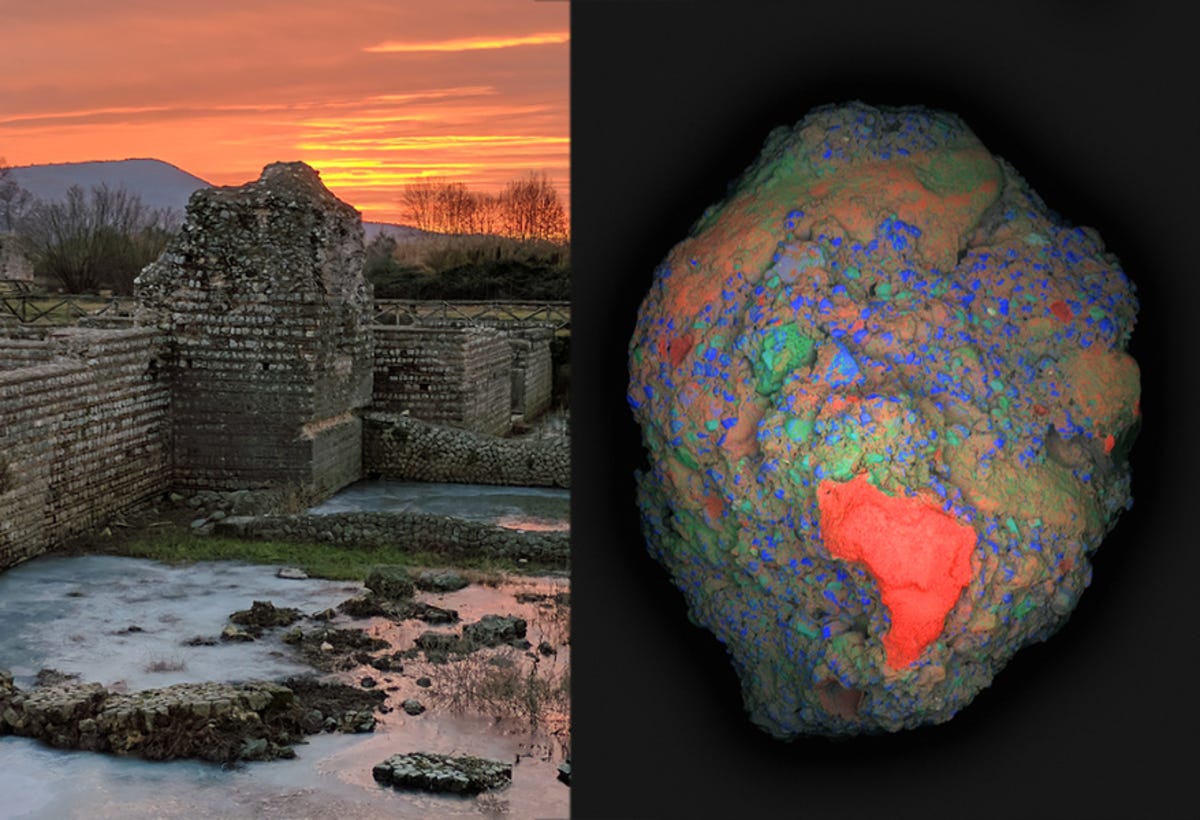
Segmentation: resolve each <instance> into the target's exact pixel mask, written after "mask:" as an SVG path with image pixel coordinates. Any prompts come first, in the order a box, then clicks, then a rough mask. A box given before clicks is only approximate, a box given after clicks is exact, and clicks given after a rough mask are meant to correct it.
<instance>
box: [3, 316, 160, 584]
mask: <svg viewBox="0 0 1200 820" xmlns="http://www.w3.org/2000/svg"><path fill="white" fill-rule="evenodd" d="M166 342H167V340H166V338H165V336H164V334H163V333H161V332H160V331H158V330H156V329H153V328H139V329H133V330H108V331H102V330H86V329H79V328H71V329H62V330H56V331H53V332H51V333H49V334H48V335H46V336H43V337H40V338H38V337H32V336H31V335H30V334H28V333H24V334H21V337H18V338H9V337H4V338H0V362H3V363H4V364H5V365H6V367H5V368H4V369H0V569H5V568H7V567H10V566H12V565H14V564H17V563H19V562H21V561H24V560H26V559H28V558H32V557H34V556H35V555H38V554H40V553H42V552H44V551H45V550H46V549H48V548H49V547H51V546H53V545H54V544H56V543H59V542H61V541H62V540H64V539H66V538H69V537H70V536H72V535H76V534H79V533H81V532H84V531H86V530H88V529H89V528H91V527H93V526H94V525H96V524H98V523H99V522H102V521H104V520H105V519H107V518H108V517H109V516H111V515H112V514H113V513H115V512H118V511H119V510H121V509H122V508H124V507H126V506H128V505H130V504H133V503H135V502H136V501H139V500H140V499H142V498H145V497H146V496H148V495H150V494H152V493H154V492H156V491H159V490H163V489H165V488H166V486H167V485H168V483H169V481H170V475H171V458H170V437H169V433H170V421H169V410H170V406H169V405H170V389H169V386H168V384H167V381H166V379H165V377H164V373H165V372H166V370H167V369H168V365H167V361H168V357H169V351H168V348H167V344H166ZM14 364H15V365H16V366H13V365H14Z"/></svg>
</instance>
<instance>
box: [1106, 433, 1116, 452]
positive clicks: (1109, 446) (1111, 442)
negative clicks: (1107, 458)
mask: <svg viewBox="0 0 1200 820" xmlns="http://www.w3.org/2000/svg"><path fill="white" fill-rule="evenodd" d="M1116 443H1117V440H1116V438H1114V437H1113V434H1112V433H1109V434H1108V435H1107V436H1105V437H1104V452H1106V453H1111V452H1112V451H1113V447H1114V446H1115V445H1116Z"/></svg>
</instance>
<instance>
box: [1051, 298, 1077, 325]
mask: <svg viewBox="0 0 1200 820" xmlns="http://www.w3.org/2000/svg"><path fill="white" fill-rule="evenodd" d="M1050 312H1051V313H1053V314H1054V315H1055V316H1057V317H1058V318H1059V319H1061V320H1062V321H1064V322H1069V321H1071V320H1072V319H1073V318H1075V314H1074V313H1072V312H1071V306H1070V305H1068V304H1067V303H1066V302H1064V301H1063V300H1061V299H1059V300H1058V301H1057V302H1052V303H1051V304H1050Z"/></svg>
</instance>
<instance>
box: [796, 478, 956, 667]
mask: <svg viewBox="0 0 1200 820" xmlns="http://www.w3.org/2000/svg"><path fill="white" fill-rule="evenodd" d="M817 506H818V509H819V512H820V516H821V521H820V524H821V536H822V538H823V539H824V542H825V546H826V547H827V548H828V549H829V552H830V553H831V554H832V555H833V556H834V557H835V558H840V559H842V560H843V561H853V562H858V563H861V564H864V565H865V566H866V568H867V569H868V570H869V571H870V572H871V574H872V575H873V576H874V578H875V580H876V582H877V583H878V584H879V591H880V596H881V598H882V600H883V605H884V606H885V607H887V609H888V612H889V613H890V615H891V619H892V625H891V628H890V629H889V630H888V632H887V634H886V635H884V636H883V648H884V652H885V661H886V663H887V665H888V666H889V667H891V668H892V669H900V668H903V667H905V666H908V665H910V664H911V663H913V662H914V661H916V660H917V658H919V657H920V655H921V652H922V651H923V650H924V649H925V647H927V646H928V645H929V644H931V643H932V642H933V641H934V640H935V639H936V638H937V637H938V635H940V634H941V633H942V629H943V627H944V626H945V623H946V614H947V613H949V612H950V609H951V608H952V607H953V606H954V604H955V602H957V601H958V597H959V595H961V594H962V590H963V588H964V587H965V586H966V585H967V584H968V583H969V582H970V580H971V553H972V551H973V550H974V549H975V542H976V538H977V535H976V533H975V530H974V529H973V528H972V527H971V526H969V525H967V524H963V523H961V522H960V521H958V520H956V519H955V518H954V516H952V515H950V514H948V513H946V512H943V511H942V509H941V507H939V506H938V505H937V504H936V503H934V502H933V501H931V500H928V499H923V498H919V497H918V498H906V497H904V496H895V497H893V496H890V495H888V494H887V493H885V492H883V491H882V490H879V489H876V488H875V487H874V486H873V485H872V484H871V483H870V482H869V481H867V477H866V475H865V474H863V475H859V476H858V477H856V478H854V479H853V480H852V481H848V482H845V483H839V482H836V481H828V480H826V481H822V482H821V483H820V485H819V486H818V487H817Z"/></svg>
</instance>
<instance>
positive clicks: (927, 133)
mask: <svg viewBox="0 0 1200 820" xmlns="http://www.w3.org/2000/svg"><path fill="white" fill-rule="evenodd" d="M1133 293H1134V288H1133V284H1132V283H1131V282H1130V281H1129V279H1128V278H1127V277H1126V276H1125V274H1124V272H1123V271H1122V269H1121V267H1120V263H1119V261H1118V260H1117V259H1116V258H1115V257H1114V256H1113V255H1112V254H1111V253H1109V252H1108V251H1106V250H1105V247H1104V245H1103V243H1102V241H1101V239H1100V237H1099V235H1098V234H1097V233H1096V231H1094V230H1091V229H1088V228H1081V227H1076V226H1073V225H1071V224H1069V223H1068V222H1066V221H1065V220H1064V219H1063V218H1061V217H1059V216H1058V215H1057V214H1055V213H1054V212H1053V211H1051V210H1050V209H1049V208H1048V207H1047V206H1046V204H1045V203H1043V202H1042V200H1041V199H1040V198H1039V197H1038V196H1037V194H1036V193H1034V192H1033V190H1031V189H1030V187H1029V185H1028V184H1027V183H1026V182H1025V180H1024V179H1022V177H1021V176H1020V175H1019V174H1018V173H1017V171H1016V169H1014V168H1013V167H1012V166H1011V165H1009V164H1008V163H1007V162H1006V161H1004V160H1003V159H1001V158H999V157H995V156H993V155H992V154H991V153H990V152H989V151H988V150H987V148H986V147H985V146H984V145H982V144H981V143H980V141H979V140H978V139H977V138H976V137H975V135H974V134H972V133H971V131H970V130H969V128H968V127H967V125H966V124H965V123H963V122H962V121H961V120H960V119H959V118H957V117H956V116H954V115H952V114H948V113H944V112H938V111H930V110H927V109H923V108H915V107H914V108H874V107H871V106H868V105H864V104H861V103H854V104H850V105H842V106H827V107H824V108H820V109H817V110H815V111H813V112H812V113H811V114H809V115H808V116H807V117H805V118H804V119H803V120H802V121H800V122H799V123H798V124H796V125H795V126H794V127H791V128H779V129H776V130H775V131H774V132H772V133H771V135H770V136H769V138H768V140H767V143H766V145H765V147H764V148H763V151H762V154H761V156H760V157H759V159H758V160H757V161H756V162H755V163H754V164H753V165H752V166H751V167H750V168H749V169H748V170H747V171H746V172H745V174H744V175H743V176H742V177H741V178H740V179H739V180H737V181H736V183H735V184H734V185H733V186H732V187H731V189H730V192H729V194H728V196H727V197H726V199H725V200H724V201H722V202H720V203H718V204H716V205H714V206H712V207H711V208H709V209H708V210H707V211H706V212H705V213H704V215H703V216H702V218H701V219H700V220H699V222H698V223H697V224H696V226H695V227H694V228H693V229H692V232H691V234H690V235H689V236H688V237H687V238H686V239H684V240H683V241H681V242H680V243H679V244H678V245H676V246H675V248H674V249H673V250H672V251H671V252H670V254H669V255H668V257H667V259H666V260H665V261H664V262H663V263H662V264H661V265H660V267H659V268H658V270H657V272H656V277H655V281H654V284H653V286H652V288H651V290H650V292H649V294H648V295H647V296H646V298H645V301H644V302H643V304H642V308H641V312H640V315H639V318H638V324H637V329H636V332H635V334H634V337H633V339H632V341H631V345H630V372H631V380H630V389H629V396H628V398H629V403H630V405H631V407H632V408H633V411H634V414H635V416H636V417H637V420H638V422H639V423H640V424H641V426H642V429H643V435H644V441H645V444H646V447H647V450H648V454H649V464H650V468H649V470H648V471H646V472H645V473H643V474H642V475H641V476H640V481H639V485H640V489H639V499H640V505H641V508H642V513H643V524H644V530H645V534H646V538H647V542H648V545H649V548H650V551H651V552H652V553H653V555H654V556H655V557H656V558H657V559H658V560H659V561H660V562H662V563H663V564H664V565H665V566H666V567H667V568H668V569H669V570H670V571H671V573H672V574H673V576H674V578H675V581H676V583H677V584H678V585H679V586H680V588H681V589H682V590H683V591H684V593H685V595H686V597H687V600H688V604H689V608H690V612H691V617H692V618H693V619H694V621H695V622H697V623H699V624H702V625H704V626H706V627H707V628H709V629H710V630H712V631H713V632H714V634H716V636H717V637H718V638H719V639H720V640H721V642H722V643H723V644H725V646H726V648H727V649H728V651H729V653H730V655H731V656H732V659H733V662H734V665H735V667H736V668H737V670H738V673H739V676H740V677H741V680H742V685H743V694H744V698H745V705H746V708H747V710H748V711H749V713H750V716H751V718H752V719H753V720H754V721H755V722H756V723H757V724H758V725H760V726H761V727H762V728H763V729H765V730H766V731H768V732H770V733H771V734H773V735H776V736H778V737H781V738H790V737H794V736H796V735H798V734H806V733H815V734H832V735H837V734H853V733H858V732H874V731H881V730H886V731H895V730H898V729H904V728H909V727H914V726H918V725H921V724H926V723H936V722H941V721H945V720H948V719H950V718H951V717H952V716H953V715H954V714H955V713H956V712H958V711H959V710H960V709H961V708H963V707H964V706H965V705H966V704H967V703H969V702H970V701H971V699H972V698H973V697H974V696H975V695H976V694H977V693H978V692H979V691H980V690H981V689H982V688H984V687H986V686H988V685H989V683H990V682H991V680H992V677H993V675H994V674H995V673H996V671H997V670H999V669H1000V668H1002V667H1003V666H1004V665H1005V664H1006V663H1007V662H1008V660H1009V659H1010V658H1011V657H1012V656H1013V654H1014V653H1015V652H1017V651H1018V650H1019V649H1020V648H1021V647H1022V646H1025V645H1027V644H1029V643H1031V642H1034V641H1039V640H1043V639H1045V638H1046V637H1047V636H1049V635H1051V634H1052V633H1053V632H1055V631H1056V630H1057V629H1058V628H1059V627H1060V626H1061V625H1062V624H1063V623H1064V622H1065V620H1066V618H1067V617H1068V615H1069V614H1070V612H1071V610H1072V609H1073V608H1074V606H1075V604H1076V602H1077V601H1078V599H1079V596H1080V594H1081V593H1082V592H1083V590H1084V588H1085V587H1086V586H1087V585H1088V583H1089V581H1090V579H1091V564H1090V562H1089V560H1088V559H1089V557H1090V556H1091V554H1092V553H1093V551H1094V550H1095V549H1096V548H1097V547H1098V546H1099V545H1100V542H1101V540H1102V539H1103V537H1104V536H1105V534H1106V533H1107V532H1108V531H1109V530H1110V529H1111V528H1112V526H1113V525H1114V523H1115V521H1116V518H1117V516H1118V515H1119V513H1120V512H1121V511H1122V510H1124V509H1126V508H1127V507H1128V505H1129V504H1130V503H1131V498H1130V492H1129V487H1130V472H1129V464H1128V460H1127V456H1128V453H1129V449H1130V447H1131V446H1132V443H1133V440H1134V437H1135V436H1136V433H1137V430H1138V427H1139V425H1140V406H1139V371H1138V366H1137V363H1136V362H1135V361H1134V360H1133V358H1132V357H1130V356H1129V354H1128V353H1127V352H1126V346H1127V344H1128V341H1129V338H1130V335H1131V333H1132V330H1133V325H1134V318H1135V313H1136V310H1137V303H1136V300H1135V298H1134V295H1133Z"/></svg>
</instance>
